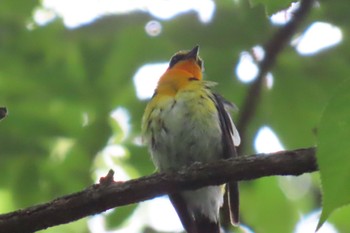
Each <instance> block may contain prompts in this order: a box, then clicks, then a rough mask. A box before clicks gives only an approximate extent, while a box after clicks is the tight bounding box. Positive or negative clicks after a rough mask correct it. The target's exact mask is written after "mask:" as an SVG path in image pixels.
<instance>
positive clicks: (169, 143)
mask: <svg viewBox="0 0 350 233" xmlns="http://www.w3.org/2000/svg"><path fill="white" fill-rule="evenodd" d="M203 70H204V65H203V60H202V59H201V58H200V57H199V46H198V45H197V46H195V47H194V48H193V49H191V50H181V51H179V52H177V53H175V54H174V55H173V56H172V58H171V59H170V62H169V66H168V68H167V69H166V70H165V72H164V74H163V75H162V76H161V77H160V79H159V81H158V84H157V87H156V89H155V91H154V94H153V96H152V98H151V99H150V101H149V102H148V104H147V106H146V108H145V111H144V115H143V118H142V134H143V141H144V142H145V144H146V145H147V146H148V149H149V152H150V154H151V158H152V161H153V163H154V165H155V167H156V169H157V170H158V171H159V172H173V171H175V172H176V171H178V170H180V169H182V168H184V167H187V166H190V165H191V164H194V163H198V162H199V163H210V162H213V161H217V160H220V159H228V158H231V157H236V156H237V152H236V147H237V146H238V145H239V144H240V137H239V134H238V131H237V129H236V127H235V125H234V123H233V121H232V118H231V116H230V111H231V110H233V109H235V108H236V107H235V105H234V104H233V103H231V102H229V101H227V100H225V99H224V98H223V97H222V96H221V95H219V94H217V93H216V92H215V91H214V90H213V88H214V86H215V85H216V83H215V82H211V81H205V80H203ZM226 191H227V192H228V195H226V196H227V197H228V203H229V210H230V220H231V223H232V224H234V225H238V224H239V192H238V183H237V182H236V181H232V182H229V183H228V184H226ZM224 192H225V188H224V187H223V186H208V187H203V188H199V189H196V190H190V191H179V192H178V193H171V194H169V199H170V201H171V203H172V205H173V206H174V208H175V210H176V212H177V215H178V216H179V218H180V221H181V223H182V225H183V227H184V229H185V230H186V232H188V233H220V231H221V226H220V222H219V211H220V208H221V207H222V205H223V199H224Z"/></svg>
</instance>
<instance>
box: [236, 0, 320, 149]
mask: <svg viewBox="0 0 350 233" xmlns="http://www.w3.org/2000/svg"><path fill="white" fill-rule="evenodd" d="M313 3H314V0H301V1H300V7H299V8H298V9H297V10H296V11H295V13H294V17H293V18H292V19H291V20H290V21H289V22H288V23H287V24H286V25H285V26H283V27H281V28H280V29H279V30H278V31H277V32H276V33H275V34H274V35H273V36H272V38H271V39H270V40H269V41H268V42H267V43H266V44H265V46H263V47H264V51H265V56H264V58H263V60H262V61H261V62H260V63H259V73H258V75H257V78H256V79H255V81H254V82H253V83H252V85H251V86H250V88H249V90H248V92H247V96H246V99H245V101H244V103H243V105H242V108H241V111H240V113H241V114H240V115H239V119H238V122H237V128H238V130H239V132H240V136H241V138H242V144H241V146H240V147H239V148H238V150H239V151H238V154H241V153H242V150H244V148H245V146H244V143H245V142H246V140H245V139H246V133H247V127H248V125H249V124H250V122H251V120H252V118H253V116H254V115H255V113H256V110H257V106H258V104H259V101H260V97H261V90H262V86H263V83H264V79H265V76H266V74H267V73H268V72H269V71H270V70H271V69H272V67H273V65H274V64H275V61H276V58H277V56H278V54H280V52H281V51H282V50H283V48H284V47H285V46H286V45H287V44H288V43H289V41H290V40H291V38H292V36H293V35H294V34H295V32H296V30H297V28H298V27H299V26H300V25H301V23H302V22H303V20H304V19H305V18H306V16H307V15H308V13H309V11H310V9H311V7H312V5H313ZM248 141H249V140H248Z"/></svg>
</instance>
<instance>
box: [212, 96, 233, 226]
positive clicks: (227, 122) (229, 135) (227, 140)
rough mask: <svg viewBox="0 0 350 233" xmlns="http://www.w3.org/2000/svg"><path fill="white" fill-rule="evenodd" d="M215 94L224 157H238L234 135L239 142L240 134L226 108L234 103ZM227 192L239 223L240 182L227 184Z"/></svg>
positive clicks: (229, 202) (231, 207)
mask: <svg viewBox="0 0 350 233" xmlns="http://www.w3.org/2000/svg"><path fill="white" fill-rule="evenodd" d="M213 95H214V98H215V104H216V108H217V110H218V114H219V119H220V126H221V131H222V142H223V158H224V159H228V158H232V157H237V152H236V148H235V143H234V137H236V141H237V143H238V144H239V135H238V132H237V130H236V128H235V126H234V125H233V122H232V119H231V116H230V114H229V113H228V111H227V110H226V108H225V106H230V105H231V106H232V104H231V103H230V102H228V101H226V100H225V99H224V98H223V97H222V96H220V95H218V94H213ZM235 134H237V135H235ZM227 192H228V193H227V197H228V204H229V209H230V219H231V223H232V224H234V225H237V224H238V223H239V192H238V183H237V182H235V181H234V182H229V183H228V184H227Z"/></svg>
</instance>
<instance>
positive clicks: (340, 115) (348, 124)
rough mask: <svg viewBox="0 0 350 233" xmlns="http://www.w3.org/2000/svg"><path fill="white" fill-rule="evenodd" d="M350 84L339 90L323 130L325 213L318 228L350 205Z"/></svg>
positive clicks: (320, 157) (320, 159) (320, 145)
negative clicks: (336, 211)
mask: <svg viewBox="0 0 350 233" xmlns="http://www.w3.org/2000/svg"><path fill="white" fill-rule="evenodd" d="M349 89H350V81H346V82H345V83H343V85H342V86H341V87H340V88H339V89H338V90H337V92H336V93H335V94H334V96H333V97H332V99H331V100H330V102H329V104H328V106H327V107H326V109H325V111H324V113H323V116H322V119H321V122H320V127H319V137H318V152H317V161H318V164H319V168H320V173H321V181H322V189H323V210H322V214H321V218H320V221H319V224H318V227H317V228H320V227H321V226H322V224H323V223H324V222H325V221H326V220H327V218H328V217H329V216H330V214H331V213H332V212H333V211H334V210H335V209H337V208H339V207H342V206H344V205H347V204H349V203H350V183H349V179H350V159H349V153H350V149H349V138H350V108H349V103H350V92H349Z"/></svg>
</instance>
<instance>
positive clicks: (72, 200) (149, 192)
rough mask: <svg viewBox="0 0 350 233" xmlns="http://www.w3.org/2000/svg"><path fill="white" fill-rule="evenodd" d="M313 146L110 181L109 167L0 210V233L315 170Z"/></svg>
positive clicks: (54, 223)
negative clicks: (37, 200) (93, 177)
mask: <svg viewBox="0 0 350 233" xmlns="http://www.w3.org/2000/svg"><path fill="white" fill-rule="evenodd" d="M315 152H316V149H315V148H313V147H312V148H305V149H298V150H291V151H280V152H277V153H271V154H256V155H253V156H242V157H239V158H235V159H229V160H221V161H217V162H214V163H210V164H200V163H197V164H194V165H192V166H190V167H188V168H185V169H182V170H180V171H179V172H174V173H160V174H157V173H156V174H153V175H150V176H146V177H142V178H139V179H134V180H130V181H126V182H114V181H113V172H110V173H109V174H108V175H107V176H106V177H104V178H101V180H100V183H99V184H95V185H92V186H90V187H88V188H87V189H85V190H83V191H80V192H77V193H73V194H71V195H67V196H63V197H59V198H57V199H55V200H53V201H51V202H48V203H44V204H40V205H36V206H33V207H29V208H27V209H23V210H18V211H15V212H12V213H8V214H3V215H0V232H1V233H3V232H4V233H5V232H6V233H7V232H11V233H16V232H20V233H26V232H34V231H37V230H42V229H46V228H48V227H52V226H55V225H59V224H64V223H68V222H71V221H75V220H77V219H80V218H83V217H86V216H89V215H93V214H97V213H101V212H103V211H106V210H108V209H111V208H115V207H118V206H124V205H128V204H131V203H137V202H141V201H145V200H147V199H151V198H154V197H157V196H161V195H165V194H168V193H173V192H178V191H180V190H188V189H197V188H200V187H203V186H207V185H219V184H223V183H226V182H228V181H230V180H251V179H257V178H261V177H266V176H274V175H295V176H296V175H300V174H303V173H306V172H314V171H317V170H318V168H317V164H316V157H315Z"/></svg>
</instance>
